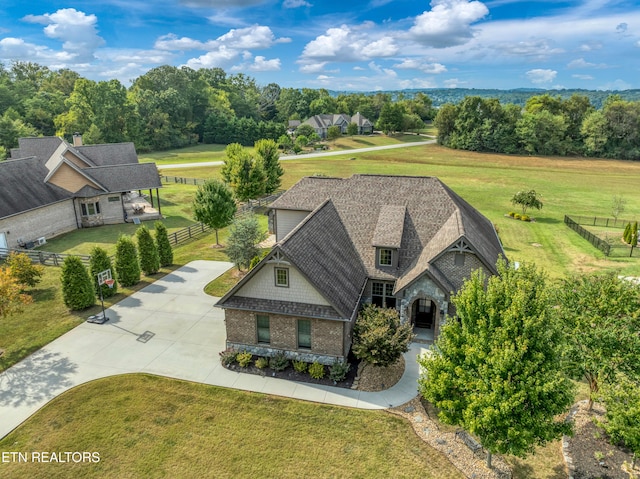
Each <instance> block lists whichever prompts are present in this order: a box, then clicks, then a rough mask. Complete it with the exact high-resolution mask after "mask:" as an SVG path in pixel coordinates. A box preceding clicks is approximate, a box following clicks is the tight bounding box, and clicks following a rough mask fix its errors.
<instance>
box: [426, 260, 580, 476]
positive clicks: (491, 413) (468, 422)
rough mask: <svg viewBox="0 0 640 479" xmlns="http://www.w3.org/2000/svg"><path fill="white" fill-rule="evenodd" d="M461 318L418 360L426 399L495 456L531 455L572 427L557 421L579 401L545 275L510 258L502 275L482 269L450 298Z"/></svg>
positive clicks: (501, 263) (501, 265)
mask: <svg viewBox="0 0 640 479" xmlns="http://www.w3.org/2000/svg"><path fill="white" fill-rule="evenodd" d="M452 301H453V304H454V305H455V306H456V317H455V318H450V319H449V320H448V321H447V323H446V324H445V325H444V326H443V327H442V329H441V331H440V335H439V337H438V339H437V341H436V348H435V349H434V350H433V351H432V352H431V354H425V355H423V356H422V357H421V358H420V359H419V363H420V365H421V366H422V368H423V371H424V373H423V374H422V375H421V377H420V379H419V388H420V392H421V393H422V395H423V396H424V397H425V398H426V399H427V400H429V401H430V402H432V403H433V404H434V405H435V406H436V407H437V408H438V409H439V410H440V413H439V417H440V418H441V420H442V421H444V422H445V423H447V424H455V425H458V426H461V427H463V428H464V429H466V430H467V431H469V432H470V433H471V434H473V435H474V436H476V437H477V438H478V439H479V440H480V442H481V444H482V446H483V447H484V448H485V449H487V450H488V451H489V455H488V457H487V463H488V465H489V466H490V465H491V453H501V454H513V455H516V456H520V457H522V456H525V455H526V454H529V453H532V452H533V450H534V448H535V447H536V446H537V445H542V444H545V443H547V442H549V441H552V440H555V439H557V438H559V437H561V436H562V434H565V433H567V432H569V430H570V429H571V426H570V425H569V424H567V423H565V422H564V421H562V420H558V419H557V416H558V415H559V414H561V413H564V412H565V411H566V410H567V408H568V407H569V406H570V405H571V403H572V402H573V389H572V383H571V381H570V380H569V379H568V378H567V377H566V375H565V374H564V371H563V370H562V368H561V365H560V361H559V359H560V347H561V345H562V341H563V335H562V333H561V331H560V327H559V325H558V322H557V321H556V318H555V316H554V314H553V313H552V303H551V301H550V295H549V294H548V290H547V285H546V280H545V276H544V275H543V274H542V273H541V272H539V271H538V270H537V269H536V268H535V267H534V266H533V265H528V264H523V265H521V267H520V268H519V269H517V270H515V269H513V268H510V267H509V266H508V265H507V264H506V262H505V261H504V260H501V261H499V263H498V275H497V276H491V277H489V278H487V277H486V276H485V275H484V273H483V272H482V270H476V271H475V272H474V273H473V274H472V276H471V278H470V279H469V280H467V281H466V282H465V283H464V285H463V286H462V288H461V289H460V291H459V292H458V293H457V294H456V295H455V296H454V297H453V298H452Z"/></svg>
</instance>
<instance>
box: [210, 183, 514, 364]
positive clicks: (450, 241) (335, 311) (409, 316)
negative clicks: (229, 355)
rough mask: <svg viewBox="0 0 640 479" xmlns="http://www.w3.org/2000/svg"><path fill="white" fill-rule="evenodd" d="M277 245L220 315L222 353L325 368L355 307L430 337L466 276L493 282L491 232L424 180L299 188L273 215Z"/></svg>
mask: <svg viewBox="0 0 640 479" xmlns="http://www.w3.org/2000/svg"><path fill="white" fill-rule="evenodd" d="M270 225H271V228H272V230H273V231H274V232H275V235H276V244H275V246H274V248H273V249H272V251H271V252H270V254H269V255H268V256H267V257H266V258H264V259H263V260H262V261H261V262H260V263H259V264H258V265H257V266H256V267H255V268H254V269H253V270H251V271H250V272H249V273H248V274H247V276H245V277H244V278H243V279H242V280H241V281H240V282H239V283H238V284H237V285H235V286H234V287H233V288H232V289H231V290H230V291H229V292H228V293H227V294H226V295H225V296H224V297H222V298H221V299H220V300H219V301H218V303H217V306H219V307H221V308H224V309H225V321H226V330H227V346H229V347H235V348H238V349H245V350H248V351H252V352H253V353H255V354H260V355H272V354H274V353H275V352H277V351H285V352H286V353H287V355H288V356H289V357H291V358H298V359H302V360H306V361H314V360H317V361H319V362H321V363H324V364H331V363H333V362H334V361H335V360H336V359H344V358H345V357H346V356H347V355H348V353H349V349H350V347H351V337H352V329H353V324H354V322H355V319H356V316H357V313H358V310H359V308H360V306H361V304H362V303H374V304H376V305H378V306H383V307H389V308H396V309H397V310H398V311H399V313H400V317H401V319H402V320H403V321H410V322H411V323H412V324H414V325H415V326H416V327H417V328H420V330H422V331H427V332H429V333H430V336H431V337H434V338H435V337H437V334H438V329H439V326H440V325H441V323H442V321H443V320H444V317H445V315H446V314H447V313H448V312H450V305H449V299H450V296H451V293H452V292H455V291H457V290H458V289H459V288H460V286H461V285H462V284H463V282H464V279H465V278H467V277H469V276H470V274H471V272H472V271H473V270H475V269H477V268H482V269H484V271H485V272H486V273H487V274H495V273H496V269H495V264H496V262H497V260H498V258H499V256H500V255H504V251H503V249H502V246H501V244H500V241H499V239H498V236H497V234H496V231H495V229H494V227H493V225H492V223H491V222H490V221H489V220H488V219H487V218H485V217H484V216H483V215H482V214H480V213H479V212H478V211H477V210H476V209H474V208H473V207H472V206H471V205H469V204H468V203H467V202H466V201H464V200H463V199H462V198H461V197H460V196H458V195H457V194H456V193H454V192H453V191H452V190H451V189H450V188H448V187H447V186H446V185H445V184H443V183H442V182H441V181H440V180H438V179H437V178H433V177H410V176H385V175H354V176H352V177H351V178H347V179H342V178H326V177H309V178H303V179H302V180H300V181H299V182H298V183H297V184H296V185H294V186H293V187H292V188H291V189H290V190H289V191H287V192H286V193H285V194H283V195H282V196H281V197H280V198H279V199H277V200H276V201H275V202H274V203H273V204H272V205H271V210H270Z"/></svg>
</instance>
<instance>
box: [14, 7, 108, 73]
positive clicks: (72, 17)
mask: <svg viewBox="0 0 640 479" xmlns="http://www.w3.org/2000/svg"><path fill="white" fill-rule="evenodd" d="M23 20H24V21H26V22H30V23H39V24H43V25H46V27H44V33H45V35H46V36H47V37H49V38H53V39H54V40H59V41H61V42H63V43H62V48H63V50H65V52H67V53H68V54H71V55H73V58H74V60H75V61H76V62H86V61H91V60H93V58H94V56H93V54H94V52H95V50H96V49H97V48H98V47H100V46H102V45H103V44H104V40H103V39H102V37H100V36H99V35H98V31H97V29H96V24H97V22H98V18H97V17H96V16H95V15H87V14H85V13H84V12H80V11H78V10H76V9H75V8H63V9H60V10H58V11H56V12H55V13H45V14H44V15H27V16H26V17H24V18H23Z"/></svg>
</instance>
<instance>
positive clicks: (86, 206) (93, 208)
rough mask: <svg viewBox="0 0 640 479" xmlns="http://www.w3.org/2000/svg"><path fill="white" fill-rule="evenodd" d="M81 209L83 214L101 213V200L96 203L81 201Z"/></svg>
mask: <svg viewBox="0 0 640 479" xmlns="http://www.w3.org/2000/svg"><path fill="white" fill-rule="evenodd" d="M80 209H81V210H82V216H93V215H99V214H100V202H99V201H96V202H95V203H80Z"/></svg>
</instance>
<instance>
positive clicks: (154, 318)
mask: <svg viewBox="0 0 640 479" xmlns="http://www.w3.org/2000/svg"><path fill="white" fill-rule="evenodd" d="M230 267H232V264H231V263H226V262H220V261H193V262H191V263H189V264H188V265H186V266H183V267H182V268H180V269H178V270H176V271H174V272H172V273H170V274H168V275H166V276H165V277H163V278H161V279H159V280H158V281H156V282H155V283H153V284H151V285H149V286H147V287H146V288H144V289H142V290H140V291H138V292H137V293H134V294H133V295H131V296H129V297H128V298H125V299H123V300H122V301H120V302H119V303H118V304H116V305H114V306H112V307H111V308H109V309H108V310H107V315H108V316H109V318H110V319H109V321H108V322H106V323H105V324H90V323H82V324H81V325H79V326H77V327H76V328H74V329H73V330H71V331H69V332H68V333H66V334H64V335H63V336H61V337H59V338H58V339H56V340H55V341H53V342H51V343H50V344H48V345H47V346H45V347H44V348H42V349H41V350H39V351H37V352H35V353H34V354H32V355H31V356H29V357H28V358H26V359H24V360H23V361H21V362H20V363H18V364H16V365H15V366H13V367H11V368H9V369H8V370H6V371H5V372H3V373H2V374H0V438H2V437H4V436H6V435H7V434H8V433H9V432H11V431H12V430H13V429H14V428H15V427H17V426H18V425H20V424H21V423H22V422H23V421H24V420H25V419H27V418H28V417H29V416H31V415H32V414H33V413H34V412H35V411H37V410H38V409H40V408H41V407H42V406H43V405H45V404H46V403H47V402H49V401H50V400H51V399H53V398H54V397H56V396H57V395H59V394H61V393H62V392H64V391H66V390H68V389H70V388H72V387H74V386H77V385H79V384H82V383H85V382H87V381H91V380H94V379H98V378H103V377H107V376H113V375H116V374H124V373H151V374H158V375H161V376H167V377H172V378H178V379H185V380H188V381H195V382H200V383H205V384H212V385H216V386H223V387H228V388H235V389H243V390H247V391H255V392H262V393H266V394H274V395H277V396H286V397H290V398H295V399H302V400H308V401H315V402H321V403H326V404H335V405H342V406H349V407H356V408H362V409H383V408H387V407H391V406H398V405H400V404H404V403H405V402H407V401H409V400H411V399H412V398H414V397H415V396H416V394H417V383H416V380H417V378H418V365H417V363H416V355H418V354H420V353H422V352H423V351H424V350H423V349H422V348H421V347H420V345H418V344H413V345H412V348H411V350H410V351H409V352H408V353H406V354H405V361H406V365H407V367H406V370H405V373H404V375H403V376H402V379H401V380H400V382H399V383H398V384H396V385H395V386H393V387H392V388H390V389H388V390H386V391H382V392H377V393H369V392H361V391H354V390H351V389H344V388H335V387H330V386H320V385H313V384H306V383H297V382H292V381H287V380H283V379H276V378H270V377H262V376H255V375H250V374H244V373H237V372H233V371H229V370H227V369H225V368H223V367H222V366H221V365H220V359H219V356H218V353H219V352H220V351H222V350H223V349H224V348H225V328H224V313H223V311H222V310H221V309H218V308H214V307H213V304H214V303H215V302H216V299H217V298H212V297H211V296H208V295H207V294H205V293H204V291H203V289H204V287H205V285H206V284H207V283H208V282H209V281H211V280H212V279H214V278H216V277H218V276H219V275H221V274H222V273H224V272H225V271H226V270H227V269H229V268H230Z"/></svg>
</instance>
